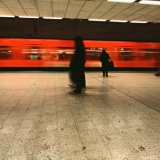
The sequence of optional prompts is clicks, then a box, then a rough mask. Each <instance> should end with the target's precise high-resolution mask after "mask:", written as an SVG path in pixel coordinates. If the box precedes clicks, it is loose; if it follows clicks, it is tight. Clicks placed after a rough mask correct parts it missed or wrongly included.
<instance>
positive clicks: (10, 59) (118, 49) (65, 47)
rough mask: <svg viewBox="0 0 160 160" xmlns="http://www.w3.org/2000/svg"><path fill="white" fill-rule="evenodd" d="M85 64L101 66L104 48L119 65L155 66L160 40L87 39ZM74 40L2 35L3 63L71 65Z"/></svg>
mask: <svg viewBox="0 0 160 160" xmlns="http://www.w3.org/2000/svg"><path fill="white" fill-rule="evenodd" d="M84 44H85V49H86V58H87V61H86V68H99V67H101V63H100V61H99V56H100V54H101V52H102V50H103V49H105V50H106V51H107V52H108V53H109V55H110V57H111V59H112V60H113V61H114V64H115V67H116V68H156V67H158V66H159V64H160V43H152V42H150V43H148V42H122V41H118V42H117V41H96V40H84ZM73 54H74V41H73V40H59V39H53V40H52V39H14V38H1V39H0V67H12V68H14V67H32V68H33V67H45V68H46V67H60V68H61V67H63V68H64V67H66V68H67V67H69V62H70V59H71V58H72V56H73Z"/></svg>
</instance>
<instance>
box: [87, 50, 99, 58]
mask: <svg viewBox="0 0 160 160" xmlns="http://www.w3.org/2000/svg"><path fill="white" fill-rule="evenodd" d="M101 53H102V50H101V49H99V48H87V49H86V57H87V60H99V57H100V55H101Z"/></svg>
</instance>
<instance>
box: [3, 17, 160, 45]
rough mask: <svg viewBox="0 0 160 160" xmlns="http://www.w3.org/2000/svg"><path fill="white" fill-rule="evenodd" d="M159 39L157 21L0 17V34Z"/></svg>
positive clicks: (138, 39)
mask: <svg viewBox="0 0 160 160" xmlns="http://www.w3.org/2000/svg"><path fill="white" fill-rule="evenodd" d="M79 35H80V36H82V37H83V38H84V39H86V40H107V41H139V42H160V24H158V23H157V24H153V23H147V24H131V23H115V22H114V23H113V22H112V23H111V22H94V21H87V20H70V19H63V20H48V19H42V18H39V19H21V18H18V17H16V18H0V38H47V39H74V37H76V36H79Z"/></svg>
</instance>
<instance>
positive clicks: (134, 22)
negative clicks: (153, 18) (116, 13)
mask: <svg viewBox="0 0 160 160" xmlns="http://www.w3.org/2000/svg"><path fill="white" fill-rule="evenodd" d="M130 23H148V22H146V21H130Z"/></svg>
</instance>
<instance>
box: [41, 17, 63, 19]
mask: <svg viewBox="0 0 160 160" xmlns="http://www.w3.org/2000/svg"><path fill="white" fill-rule="evenodd" d="M43 19H62V18H61V17H43Z"/></svg>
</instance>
